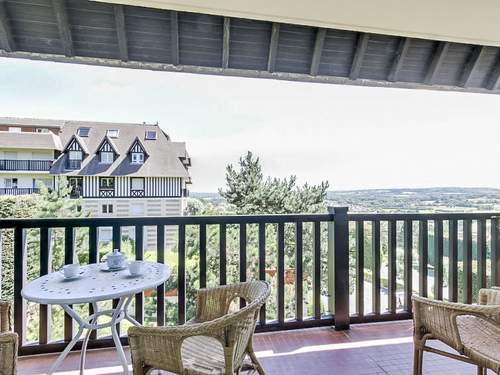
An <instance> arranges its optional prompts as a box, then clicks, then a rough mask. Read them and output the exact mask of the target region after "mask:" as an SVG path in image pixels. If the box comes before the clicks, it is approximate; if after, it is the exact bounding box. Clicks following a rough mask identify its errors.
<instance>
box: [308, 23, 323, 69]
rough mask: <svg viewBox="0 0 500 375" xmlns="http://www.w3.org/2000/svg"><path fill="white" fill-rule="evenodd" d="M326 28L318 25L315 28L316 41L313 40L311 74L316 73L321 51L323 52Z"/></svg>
mask: <svg viewBox="0 0 500 375" xmlns="http://www.w3.org/2000/svg"><path fill="white" fill-rule="evenodd" d="M325 36H326V29H324V28H322V27H320V28H319V29H318V30H316V41H315V42H314V50H313V55H312V60H311V71H310V73H311V75H312V76H316V75H318V71H319V63H320V61H321V53H322V52H323V44H325Z"/></svg>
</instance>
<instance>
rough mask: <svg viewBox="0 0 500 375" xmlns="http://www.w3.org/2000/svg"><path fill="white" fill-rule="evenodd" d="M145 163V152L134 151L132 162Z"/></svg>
mask: <svg viewBox="0 0 500 375" xmlns="http://www.w3.org/2000/svg"><path fill="white" fill-rule="evenodd" d="M143 163H144V153H143V152H132V164H143Z"/></svg>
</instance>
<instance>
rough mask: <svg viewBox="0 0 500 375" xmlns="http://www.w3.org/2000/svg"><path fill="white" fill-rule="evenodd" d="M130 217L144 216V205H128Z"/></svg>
mask: <svg viewBox="0 0 500 375" xmlns="http://www.w3.org/2000/svg"><path fill="white" fill-rule="evenodd" d="M130 216H144V204H143V203H132V204H131V205H130Z"/></svg>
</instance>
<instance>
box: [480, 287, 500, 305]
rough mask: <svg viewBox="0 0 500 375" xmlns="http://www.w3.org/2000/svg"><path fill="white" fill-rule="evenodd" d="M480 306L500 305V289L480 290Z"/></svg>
mask: <svg viewBox="0 0 500 375" xmlns="http://www.w3.org/2000/svg"><path fill="white" fill-rule="evenodd" d="M479 304H480V305H500V289H498V288H491V289H480V290H479Z"/></svg>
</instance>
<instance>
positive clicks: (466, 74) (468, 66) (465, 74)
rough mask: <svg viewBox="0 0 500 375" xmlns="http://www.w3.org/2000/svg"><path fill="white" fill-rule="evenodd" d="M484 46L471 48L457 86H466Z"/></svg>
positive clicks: (482, 53)
mask: <svg viewBox="0 0 500 375" xmlns="http://www.w3.org/2000/svg"><path fill="white" fill-rule="evenodd" d="M485 50H486V48H485V47H484V46H475V47H474V49H473V50H472V53H471V56H470V58H469V59H468V60H467V62H466V63H465V66H464V70H463V71H462V76H461V78H460V82H459V84H458V85H459V86H461V87H467V86H469V84H470V80H471V77H472V74H473V73H474V71H475V70H476V68H477V66H478V64H479V61H480V60H481V57H482V56H483V55H484V52H485Z"/></svg>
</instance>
